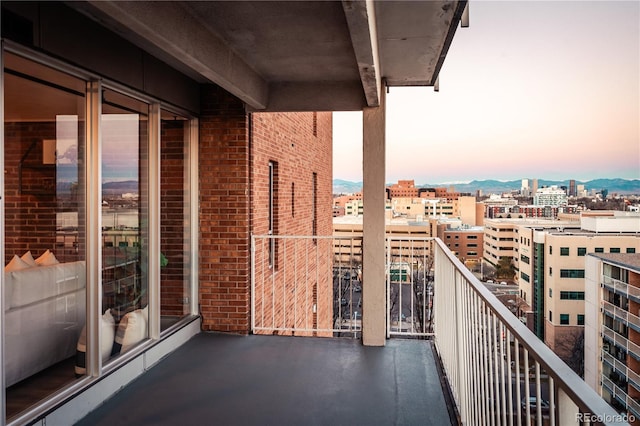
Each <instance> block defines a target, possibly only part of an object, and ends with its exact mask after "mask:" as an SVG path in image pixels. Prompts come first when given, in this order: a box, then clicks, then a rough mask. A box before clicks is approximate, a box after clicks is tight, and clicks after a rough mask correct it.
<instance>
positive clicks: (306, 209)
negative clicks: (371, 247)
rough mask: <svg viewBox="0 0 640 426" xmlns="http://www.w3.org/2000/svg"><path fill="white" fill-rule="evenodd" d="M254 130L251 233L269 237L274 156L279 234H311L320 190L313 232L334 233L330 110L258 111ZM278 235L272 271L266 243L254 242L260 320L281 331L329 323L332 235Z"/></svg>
mask: <svg viewBox="0 0 640 426" xmlns="http://www.w3.org/2000/svg"><path fill="white" fill-rule="evenodd" d="M252 136H253V138H252V157H251V165H252V167H251V180H252V194H251V195H252V232H253V234H255V235H265V234H267V231H268V217H269V211H268V210H269V162H274V163H276V164H277V176H276V181H277V182H276V185H275V187H276V191H277V197H276V202H277V206H276V207H275V208H274V211H275V212H276V218H275V221H276V225H275V226H274V228H275V234H276V235H281V236H312V235H313V231H314V223H313V222H314V219H313V218H314V212H313V210H314V203H313V197H314V196H313V194H314V191H315V194H316V206H315V209H316V212H315V217H316V225H315V228H316V235H318V236H328V235H332V232H333V231H332V217H333V215H332V192H333V191H332V115H331V113H286V114H285V113H256V114H253V116H252ZM314 174H315V175H316V180H315V188H314ZM277 241H278V242H277V245H276V252H277V255H276V261H275V268H271V269H270V268H269V267H268V257H267V256H268V243H267V241H266V240H262V243H261V244H260V243H259V244H257V249H256V254H255V256H256V263H257V265H259V267H258V268H257V269H258V270H257V274H256V276H257V282H256V295H255V298H256V324H257V325H258V326H263V327H266V328H269V327H271V326H273V327H276V328H281V329H292V328H298V329H300V328H303V329H311V328H320V329H327V328H331V326H332V318H333V316H332V313H333V308H332V306H333V305H332V291H333V290H332V278H331V277H332V269H331V257H332V256H331V253H332V250H331V248H332V241H331V240H330V239H315V240H314V239H312V238H308V239H306V240H296V239H286V240H277ZM265 265H266V267H264V266H265ZM314 305H315V306H316V310H315V312H314V310H313V306H314ZM294 306H297V307H296V308H295V309H294ZM265 332H268V331H265ZM280 333H281V334H291V332H290V331H281V332H280ZM296 334H312V333H311V332H302V333H300V332H298V333H296Z"/></svg>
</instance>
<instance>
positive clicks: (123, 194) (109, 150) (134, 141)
mask: <svg viewBox="0 0 640 426" xmlns="http://www.w3.org/2000/svg"><path fill="white" fill-rule="evenodd" d="M102 96H103V98H102V120H101V133H102V268H103V269H102V311H103V324H110V323H111V322H113V323H114V324H115V327H116V331H115V337H114V342H113V345H112V347H111V350H110V351H109V348H108V347H104V348H102V350H103V355H104V354H105V353H109V354H110V355H111V356H117V355H119V354H123V353H125V352H127V351H129V350H130V349H131V348H133V347H134V346H135V345H136V344H138V343H140V342H141V341H143V340H144V339H146V338H147V337H148V326H147V324H148V307H147V300H148V295H147V289H148V286H147V282H148V281H147V270H148V268H147V258H148V257H147V245H146V244H145V241H147V240H148V228H149V226H148V220H147V218H148V193H149V192H148V177H147V176H148V173H147V169H148V154H147V152H148V151H147V150H148V143H147V141H148V134H149V133H148V131H149V125H148V114H149V106H148V105H147V104H145V103H143V102H141V101H138V100H136V99H133V98H130V97H127V96H125V95H122V94H120V93H117V92H114V91H112V90H104V91H103V93H102ZM103 330H104V329H103ZM104 340H105V341H108V339H104Z"/></svg>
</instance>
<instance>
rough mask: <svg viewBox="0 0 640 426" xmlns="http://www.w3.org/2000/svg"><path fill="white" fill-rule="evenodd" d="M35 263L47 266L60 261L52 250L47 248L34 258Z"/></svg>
mask: <svg viewBox="0 0 640 426" xmlns="http://www.w3.org/2000/svg"><path fill="white" fill-rule="evenodd" d="M36 263H37V264H38V266H48V265H55V264H56V263H60V262H58V259H56V257H55V256H54V255H53V252H51V251H50V250H47V251H45V252H44V253H42V255H40V257H39V258H37V259H36Z"/></svg>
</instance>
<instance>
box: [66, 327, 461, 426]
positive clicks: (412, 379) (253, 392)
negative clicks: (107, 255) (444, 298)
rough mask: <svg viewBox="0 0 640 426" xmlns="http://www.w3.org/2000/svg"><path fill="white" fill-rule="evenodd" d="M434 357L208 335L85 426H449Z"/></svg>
mask: <svg viewBox="0 0 640 426" xmlns="http://www.w3.org/2000/svg"><path fill="white" fill-rule="evenodd" d="M434 352H435V350H434V349H433V347H432V344H431V342H429V341H424V340H400V339H392V340H388V341H387V345H386V346H385V347H364V346H362V344H361V343H360V341H359V340H356V339H346V338H342V339H341V338H312V337H286V336H259V335H252V336H236V335H225V334H218V333H201V334H199V335H197V336H195V337H194V338H193V339H191V340H190V341H189V342H187V343H186V344H185V345H183V346H181V347H180V348H179V349H177V350H176V351H175V352H173V353H172V354H170V355H169V356H168V357H167V358H165V359H164V360H162V361H160V362H159V363H158V364H156V365H155V366H154V367H153V368H151V369H150V370H149V371H148V372H146V373H145V374H144V375H142V376H141V377H140V378H139V379H137V380H136V381H134V382H133V383H131V384H130V385H129V386H127V387H125V388H124V389H122V390H121V391H120V392H119V393H117V394H116V395H115V396H114V397H113V398H111V399H109V400H108V401H106V402H105V403H104V404H103V405H102V406H100V407H99V408H97V409H96V410H95V411H93V412H92V413H90V414H89V415H88V416H87V417H85V418H84V419H82V420H81V421H80V422H79V423H77V425H91V426H99V425H106V426H113V425H207V424H219V425H243V426H245V425H305V426H306V425H332V426H333V425H438V426H442V425H449V424H452V421H451V418H450V415H449V409H448V408H449V407H450V405H449V402H448V399H447V395H448V394H447V393H445V392H444V391H443V388H442V385H441V374H440V373H439V369H438V366H437V364H436V361H435V358H434Z"/></svg>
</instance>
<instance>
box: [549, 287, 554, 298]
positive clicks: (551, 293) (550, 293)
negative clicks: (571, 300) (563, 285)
mask: <svg viewBox="0 0 640 426" xmlns="http://www.w3.org/2000/svg"><path fill="white" fill-rule="evenodd" d="M549 297H553V290H552V289H551V288H549Z"/></svg>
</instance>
